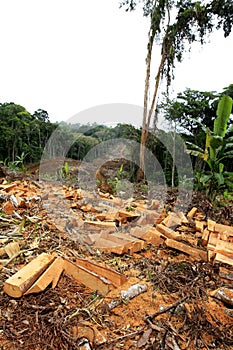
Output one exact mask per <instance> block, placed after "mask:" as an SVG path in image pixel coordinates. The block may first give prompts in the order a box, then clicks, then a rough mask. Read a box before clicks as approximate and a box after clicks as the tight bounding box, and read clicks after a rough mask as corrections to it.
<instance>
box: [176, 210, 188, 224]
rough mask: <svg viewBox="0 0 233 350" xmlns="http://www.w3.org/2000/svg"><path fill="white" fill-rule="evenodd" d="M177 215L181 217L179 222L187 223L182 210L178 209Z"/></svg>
mask: <svg viewBox="0 0 233 350" xmlns="http://www.w3.org/2000/svg"><path fill="white" fill-rule="evenodd" d="M177 215H178V216H179V217H180V218H181V223H182V224H188V223H189V221H188V219H187V218H186V216H185V215H184V213H183V212H182V211H178V212H177Z"/></svg>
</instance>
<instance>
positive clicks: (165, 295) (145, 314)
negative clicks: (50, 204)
mask: <svg viewBox="0 0 233 350" xmlns="http://www.w3.org/2000/svg"><path fill="white" fill-rule="evenodd" d="M4 180H5V179H4V177H2V178H1V179H0V184H1V183H4ZM20 181H21V180H20ZM24 181H25V180H24ZM24 184H25V191H26V192H27V193H28V194H29V195H30V196H31V198H34V199H31V201H30V204H29V205H28V206H25V207H24V208H21V209H19V210H18V211H17V212H18V216H17V215H15V214H14V213H13V214H4V213H3V206H4V203H5V200H6V198H5V197H4V195H3V194H2V195H1V197H0V205H1V210H0V213H1V214H0V215H1V218H0V247H1V246H3V245H4V244H6V243H7V242H9V241H12V240H18V241H19V244H20V249H21V251H22V253H21V254H19V255H18V256H16V257H15V258H14V259H13V260H12V261H9V259H6V257H5V256H3V257H2V260H1V261H0V289H1V292H0V293H1V294H0V349H2V350H13V349H15V350H19V349H24V350H39V349H43V350H45V349H53V350H58V349H62V350H63V349H64V350H68V349H70V350H71V349H80V350H84V349H93V350H95V349H99V350H102V349H103V350H108V349H109V350H110V349H129V350H133V349H152V350H156V349H164V350H165V349H166V350H169V349H173V350H179V349H182V350H185V349H190V350H195V349H202V350H209V349H218V350H220V349H221V350H222V349H233V305H229V304H227V303H223V302H222V301H220V300H218V299H216V298H214V297H212V295H211V292H212V291H214V290H216V289H217V288H220V287H222V286H225V285H226V284H225V282H223V281H222V280H221V279H220V278H219V274H218V272H219V268H220V267H221V266H223V265H222V264H215V265H214V266H213V265H212V264H210V263H207V262H203V261H195V260H194V259H192V258H190V257H188V256H187V255H186V254H183V253H180V252H178V251H176V250H174V249H169V248H167V247H163V246H162V247H155V246H153V245H150V244H148V245H147V246H146V247H145V248H144V249H143V250H141V251H139V252H137V253H133V254H131V255H129V254H123V255H121V256H119V255H116V254H113V253H103V252H101V251H99V250H98V249H96V250H95V249H93V250H92V251H91V252H90V251H89V250H88V249H87V248H86V247H85V246H83V245H81V244H79V243H78V242H77V241H75V240H73V239H71V238H70V237H69V235H68V234H67V233H64V232H61V231H59V230H58V229H57V228H56V227H55V226H54V225H53V223H51V222H50V220H49V218H48V217H47V214H46V212H45V210H44V209H43V206H42V202H41V200H40V199H38V198H36V197H35V194H36V195H37V194H38V192H39V188H38V187H37V186H36V180H34V179H30V180H27V181H25V182H24ZM169 195H170V196H171V197H174V193H173V191H170V194H169ZM172 201H173V200H172V199H171V200H169V199H168V201H167V206H168V207H167V210H169V209H170V207H171V206H172ZM193 206H197V207H198V211H199V212H202V213H203V216H204V217H205V219H206V218H211V219H213V220H215V221H217V222H219V223H223V224H228V225H233V215H232V208H233V204H232V203H229V205H228V206H226V207H213V205H211V203H210V202H209V201H208V200H207V198H206V197H205V195H204V194H203V193H194V194H193V199H192V203H190V206H189V207H190V208H191V207H193ZM20 217H21V218H23V223H22V220H20ZM20 224H21V226H20ZM19 226H20V227H19ZM42 252H46V253H52V252H57V253H58V254H59V255H61V256H67V257H69V258H70V259H71V260H74V261H75V258H77V257H81V258H85V259H88V260H92V261H94V262H96V263H99V264H104V265H105V266H107V267H109V268H112V269H114V270H115V271H118V272H120V273H122V274H123V275H125V276H126V277H127V278H128V282H127V285H123V287H122V288H119V290H118V289H116V290H114V291H112V292H110V293H109V294H107V295H106V296H101V295H99V294H98V293H97V292H96V291H93V290H90V289H88V288H87V287H86V286H84V285H83V284H81V283H78V282H77V281H75V280H73V279H72V278H70V277H69V276H67V275H64V274H63V275H62V277H61V278H60V280H59V283H58V285H57V286H56V288H54V289H52V288H51V286H49V287H48V288H47V289H46V290H45V291H44V292H41V293H39V294H32V295H24V296H22V297H21V298H12V297H10V296H8V295H7V294H6V293H4V292H3V290H2V288H3V283H4V281H5V280H6V279H7V278H8V277H9V276H11V275H12V274H13V273H15V272H16V271H17V270H18V269H19V268H20V267H22V266H24V265H25V264H26V263H27V262H29V261H30V260H31V259H32V258H33V257H35V256H37V255H38V254H40V253H42ZM134 283H141V284H144V285H146V286H147V290H146V291H145V292H143V293H141V294H140V295H138V296H136V297H135V298H132V299H131V300H128V301H125V300H123V299H121V297H120V290H121V289H127V288H128V287H129V286H130V285H132V284H134ZM232 283H233V282H232ZM227 286H228V287H229V288H230V287H231V288H233V284H232V285H230V286H229V285H227ZM115 299H119V306H117V307H115V308H113V309H110V308H109V304H110V302H111V301H112V300H115ZM85 339H86V340H85Z"/></svg>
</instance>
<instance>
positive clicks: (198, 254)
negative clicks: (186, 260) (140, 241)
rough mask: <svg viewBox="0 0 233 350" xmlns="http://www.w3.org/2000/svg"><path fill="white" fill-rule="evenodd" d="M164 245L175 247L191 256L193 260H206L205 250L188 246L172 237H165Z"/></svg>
mask: <svg viewBox="0 0 233 350" xmlns="http://www.w3.org/2000/svg"><path fill="white" fill-rule="evenodd" d="M165 245H166V246H167V247H169V248H174V249H177V250H179V251H181V252H183V253H185V254H188V255H190V256H192V257H193V258H194V259H195V260H198V261H200V260H203V261H207V252H206V251H203V250H201V249H198V248H193V247H190V246H189V245H187V244H185V243H181V242H177V241H175V240H173V239H169V238H168V239H166V241H165Z"/></svg>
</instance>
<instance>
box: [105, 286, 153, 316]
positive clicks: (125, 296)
mask: <svg viewBox="0 0 233 350" xmlns="http://www.w3.org/2000/svg"><path fill="white" fill-rule="evenodd" d="M147 288H148V287H147V285H146V284H140V283H137V284H133V285H132V286H130V287H129V289H127V290H122V291H121V299H115V300H112V301H111V303H110V304H107V305H105V307H106V308H107V309H108V310H112V309H114V308H115V307H117V306H119V305H120V304H121V303H122V302H124V301H128V300H130V299H132V298H134V297H136V296H138V295H139V294H141V293H144V292H146V291H147Z"/></svg>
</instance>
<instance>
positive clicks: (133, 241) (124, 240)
mask: <svg viewBox="0 0 233 350" xmlns="http://www.w3.org/2000/svg"><path fill="white" fill-rule="evenodd" d="M101 238H103V239H105V240H107V241H109V244H108V248H111V245H112V247H113V248H114V253H116V254H123V253H129V254H133V253H135V252H138V251H140V250H142V249H143V248H144V246H145V242H144V241H143V240H141V239H137V238H134V237H131V236H130V235H127V234H125V233H121V232H117V233H114V234H107V233H105V232H103V233H102V234H101ZM95 246H96V247H97V248H100V249H102V248H104V247H100V246H99V242H96V244H95ZM117 247H119V252H121V253H118V252H117V251H116V248H117Z"/></svg>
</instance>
